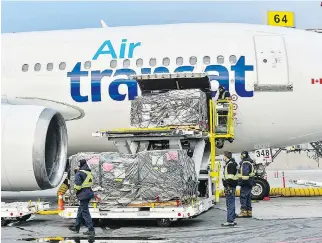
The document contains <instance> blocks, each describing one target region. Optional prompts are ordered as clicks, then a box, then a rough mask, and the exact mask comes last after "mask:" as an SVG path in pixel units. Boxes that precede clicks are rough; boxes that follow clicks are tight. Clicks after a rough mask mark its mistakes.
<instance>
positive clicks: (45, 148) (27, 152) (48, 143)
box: [1, 104, 67, 191]
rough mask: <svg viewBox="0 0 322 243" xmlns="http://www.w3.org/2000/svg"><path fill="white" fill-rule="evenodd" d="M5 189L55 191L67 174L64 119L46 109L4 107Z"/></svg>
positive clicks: (2, 137)
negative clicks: (52, 189)
mask: <svg viewBox="0 0 322 243" xmlns="http://www.w3.org/2000/svg"><path fill="white" fill-rule="evenodd" d="M1 113H2V114H1V126H2V130H1V140H2V145H1V148H2V154H1V190H2V191H32V190H45V189H50V188H54V187H56V186H58V185H59V183H60V182H61V179H62V177H63V175H64V171H65V166H66V161H67V128H66V123H65V120H64V118H63V116H62V115H61V114H60V113H59V112H57V111H55V110H53V109H49V108H46V107H42V106H31V105H6V104H2V105H1Z"/></svg>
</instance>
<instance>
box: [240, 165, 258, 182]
mask: <svg viewBox="0 0 322 243" xmlns="http://www.w3.org/2000/svg"><path fill="white" fill-rule="evenodd" d="M244 163H248V164H250V166H251V168H252V169H251V172H250V173H249V175H248V176H243V164H244ZM254 176H255V172H254V166H253V164H252V163H251V162H249V161H243V163H242V164H241V166H240V174H239V178H241V179H242V180H248V179H249V177H254Z"/></svg>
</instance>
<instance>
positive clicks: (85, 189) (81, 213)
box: [69, 159, 95, 236]
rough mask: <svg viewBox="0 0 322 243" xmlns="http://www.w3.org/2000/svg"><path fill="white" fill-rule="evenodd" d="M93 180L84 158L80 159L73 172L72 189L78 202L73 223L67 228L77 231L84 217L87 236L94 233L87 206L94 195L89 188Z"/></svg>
mask: <svg viewBox="0 0 322 243" xmlns="http://www.w3.org/2000/svg"><path fill="white" fill-rule="evenodd" d="M93 180H94V178H93V175H92V173H91V170H90V168H89V167H88V165H87V163H86V160H85V159H82V160H80V161H79V170H78V171H77V172H76V174H75V185H74V190H75V191H76V195H77V198H78V199H79V201H80V203H79V207H78V211H77V217H76V222H75V225H74V226H71V227H69V229H70V230H71V231H74V232H77V233H78V232H79V230H80V227H81V223H82V220H83V219H84V221H85V224H86V226H87V228H88V231H87V232H84V235H89V236H93V235H95V230H94V227H93V222H92V218H91V214H90V212H89V208H88V204H89V201H90V200H91V199H92V198H93V197H94V192H93V190H92V188H91V187H92V186H93Z"/></svg>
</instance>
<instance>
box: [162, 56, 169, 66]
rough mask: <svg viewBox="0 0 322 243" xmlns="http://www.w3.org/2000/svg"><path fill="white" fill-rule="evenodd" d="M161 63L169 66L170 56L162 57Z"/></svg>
mask: <svg viewBox="0 0 322 243" xmlns="http://www.w3.org/2000/svg"><path fill="white" fill-rule="evenodd" d="M162 64H163V66H169V65H170V58H168V57H165V58H163V61H162Z"/></svg>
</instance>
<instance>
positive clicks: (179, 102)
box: [131, 89, 208, 131]
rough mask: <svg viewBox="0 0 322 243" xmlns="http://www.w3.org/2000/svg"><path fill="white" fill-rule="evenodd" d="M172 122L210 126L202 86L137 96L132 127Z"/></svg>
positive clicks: (158, 125)
mask: <svg viewBox="0 0 322 243" xmlns="http://www.w3.org/2000/svg"><path fill="white" fill-rule="evenodd" d="M171 125H179V126H182V125H191V126H199V128H200V130H203V131H204V130H207V129H208V116H207V97H206V94H205V93H204V92H202V91H201V90H199V89H187V90H171V91H168V92H165V93H160V94H153V95H144V96H137V97H136V98H135V99H134V100H133V101H132V102H131V126H132V127H136V128H148V127H164V126H171Z"/></svg>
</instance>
